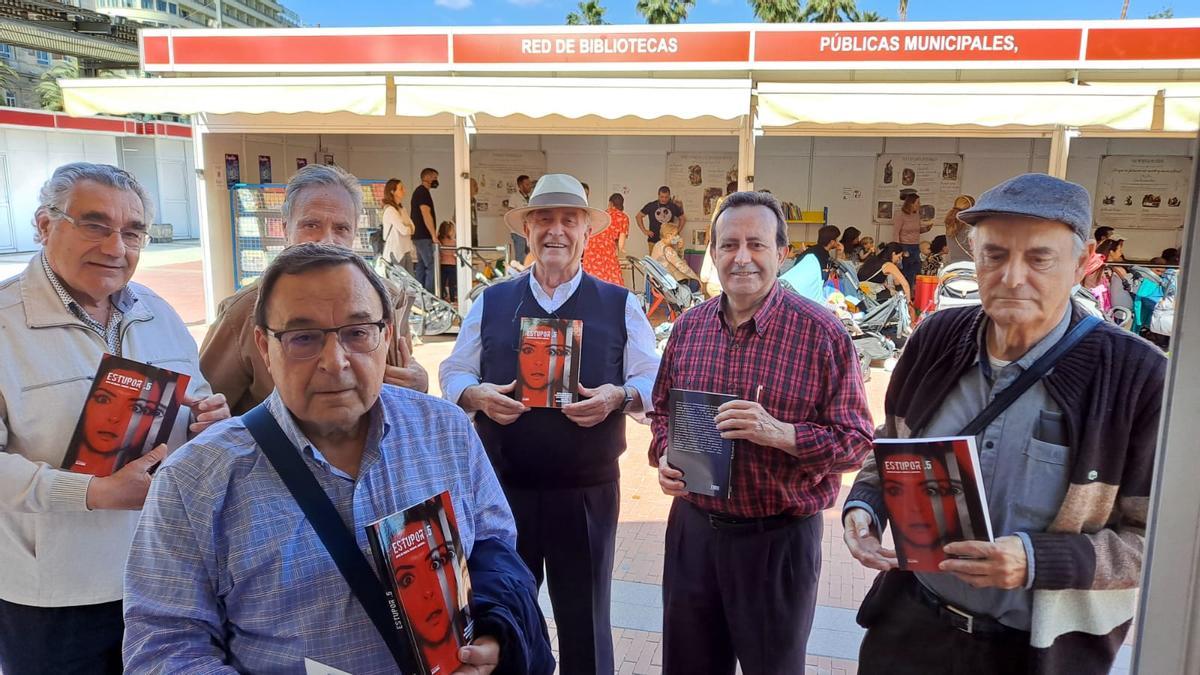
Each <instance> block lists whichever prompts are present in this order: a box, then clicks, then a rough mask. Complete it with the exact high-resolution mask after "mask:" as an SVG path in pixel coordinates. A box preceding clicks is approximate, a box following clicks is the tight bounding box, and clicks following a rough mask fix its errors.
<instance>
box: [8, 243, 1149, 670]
mask: <svg viewBox="0 0 1200 675" xmlns="http://www.w3.org/2000/svg"><path fill="white" fill-rule="evenodd" d="M30 255H31V254H18V255H8V256H0V279H3V278H7V277H8V276H11V275H12V274H16V273H18V272H20V271H21V270H22V269H23V268H24V266H25V265H26V264H27V262H28V260H29V258H30ZM134 279H135V280H136V281H138V282H140V283H143V284H145V285H147V286H149V287H150V288H151V289H153V290H154V291H156V292H157V293H159V294H160V295H162V296H163V297H164V298H166V299H167V300H168V301H169V302H170V303H171V304H172V305H173V306H174V307H175V309H176V311H177V312H179V315H180V316H181V317H182V318H183V320H184V322H185V323H187V324H188V326H189V330H190V331H191V332H192V335H193V336H194V337H195V338H196V340H197V343H199V342H200V341H202V340H203V337H204V333H205V331H206V330H207V327H206V326H205V322H204V298H203V289H202V280H201V272H200V250H199V247H198V245H196V244H195V243H194V242H185V243H180V244H155V245H152V246H150V247H149V248H147V249H146V251H145V252H144V253H143V254H142V259H141V262H140V263H139V266H138V271H137V273H136V274H135V275H134ZM452 346H453V337H452V336H440V337H433V338H429V339H427V340H426V342H425V344H423V345H420V346H418V347H417V348H416V349H415V356H416V358H417V359H418V360H419V361H420V362H421V364H422V365H424V366H425V367H426V368H427V369H428V370H429V371H430V373H431V374H432V376H433V377H432V379H433V380H435V382H433V383H432V389H433V391H432V392H431V393H434V394H438V393H440V392H439V391H438V390H437V383H436V373H437V367H438V364H440V363H441V361H442V360H443V359H444V358H445V357H446V356H447V355H448V354H449V353H450V349H451V348H452ZM887 382H888V374H887V373H885V372H884V371H882V370H879V369H876V370H874V371H873V373H872V378H871V381H870V382H869V383H867V394H868V398H869V401H870V405H871V411H872V414H873V415H874V416H875V419H876V420H881V419H882V414H883V393H884V390H885V389H886V387H887ZM627 440H628V444H629V450H628V452H626V454H625V455H624V457H623V458H622V460H621V476H622V477H621V519H620V525H619V528H618V532H617V553H616V560H615V564H614V569H613V607H612V618H613V642H614V644H615V647H616V657H617V671H618V673H620V674H621V675H629V674H631V673H636V674H647V675H649V674H657V673H660V672H661V671H662V648H661V638H662V633H661V631H662V596H661V586H660V585H661V583H662V564H663V553H662V551H663V537H664V534H665V530H666V517H667V511H668V508H669V506H670V498H668V497H666V496H665V495H663V494H662V492H661V491H659V489H658V483H657V480H656V474H655V472H654V471H653V470H652V469H650V468H649V466H648V465H647V460H646V449H647V447H648V446H649V443H650V431H649V427H646V426H642V425H638V424H630V425H628V434H627ZM851 482H853V476H844V477H843V481H842V485H843V487H842V492H841V495H839V498H838V506H837V507H835V508H834V509H831V510H830V511H827V512H826V513H825V530H824V538H823V542H822V545H821V547H822V558H823V567H822V571H821V578H820V589H819V591H818V594H817V605H818V606H817V615H816V620H815V622H814V626H813V632H812V636H811V638H810V640H809V650H808V651H809V657H808V667H807V673H806V675H852V674H853V673H856V672H857V663H856V659H857V656H858V645H859V642H860V640H861V639H862V632H863V631H862V629H860V628H859V627H858V625H857V624H855V622H854V613H855V610H856V609H857V608H858V605H859V603H860V602H861V601H862V598H863V595H864V594H865V593H866V590H867V589H868V588H869V587H870V581H871V578H872V575H868V574H867V573H866V572H865V571H864V569H863V568H862V567H861V566H859V565H858V564H857V563H856V562H855V561H854V560H853V559H852V558H851V557H850V556H849V554H848V553H847V552H846V548H845V546H844V545H843V544H842V528H841V523H840V522H839V520H838V518H837V513H838V512H839V510H840V505H841V503H842V501H843V500H844V499H845V494H846V491H847V489H848V487H849V485H850V483H851ZM542 607H543V609H544V611H545V613H546V616H547V618H548V619H549V625H550V636H551V638H552V639H553V640H554V644H555V648H556V649H557V636H556V632H555V628H554V622H553V618H552V612H551V609H550V604H549V599H548V598H547V597H546V594H545V592H544V590H543V593H542ZM1122 652H1123V653H1122V655H1121V657H1120V658H1119V659H1118V667H1117V668H1115V669H1114V671H1113V672H1114V673H1125V672H1127V668H1128V662H1129V661H1128V660H1129V647H1128V646H1126V647H1125V648H1124V649H1123V650H1122Z"/></svg>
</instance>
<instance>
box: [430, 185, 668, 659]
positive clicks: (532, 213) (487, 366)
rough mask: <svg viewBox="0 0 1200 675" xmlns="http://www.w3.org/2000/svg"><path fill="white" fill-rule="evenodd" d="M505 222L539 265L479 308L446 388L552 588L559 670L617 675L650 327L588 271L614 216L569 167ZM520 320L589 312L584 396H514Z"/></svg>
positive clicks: (582, 352) (525, 551) (447, 371)
mask: <svg viewBox="0 0 1200 675" xmlns="http://www.w3.org/2000/svg"><path fill="white" fill-rule="evenodd" d="M504 221H505V223H506V224H507V225H508V227H509V229H511V230H512V231H513V232H516V233H520V234H522V235H523V236H525V237H526V239H527V240H528V241H529V247H530V250H531V251H532V253H533V256H534V263H533V267H532V269H531V270H530V271H528V272H526V273H524V274H522V275H520V276H518V277H517V278H516V279H513V280H511V281H506V282H504V283H500V284H496V285H494V286H491V287H490V288H488V289H487V290H486V291H484V293H483V296H482V298H481V299H480V300H479V301H478V302H476V303H475V304H473V305H472V306H471V309H470V311H469V312H468V313H467V317H466V319H465V320H464V321H463V325H462V329H461V330H460V332H459V334H458V340H457V341H456V342H455V345H454V351H453V353H451V355H450V356H449V358H447V359H446V360H445V361H443V362H442V366H441V370H440V378H441V386H442V393H443V395H444V396H445V397H446V398H447V399H449V400H451V401H453V402H455V403H457V404H458V405H460V406H462V408H463V409H464V410H466V411H467V412H469V413H474V414H475V426H476V429H477V430H478V431H479V436H480V437H481V438H482V439H483V444H484V447H485V448H486V449H487V453H488V456H489V457H490V458H491V460H492V464H493V466H494V467H495V469H496V473H497V474H498V475H499V477H500V484H501V485H502V486H503V488H504V491H505V494H506V495H507V497H508V501H509V504H510V505H511V507H512V510H513V516H514V518H515V519H516V523H517V551H518V552H519V553H520V554H521V557H522V558H524V559H525V563H526V564H527V565H529V568H530V569H531V570H533V574H534V576H535V577H536V578H537V581H538V584H539V585H540V584H541V582H542V579H543V578H545V579H546V582H547V584H548V585H549V590H550V601H551V604H552V605H553V607H554V621H555V625H556V626H557V629H558V642H559V666H560V668H561V672H562V673H563V674H564V675H574V674H577V673H606V674H608V675H611V673H612V672H613V665H614V664H613V645H612V632H611V625H610V620H609V603H610V594H611V577H612V567H613V555H614V549H615V547H616V528H617V514H618V509H619V504H620V486H619V483H618V480H619V470H618V466H617V460H618V458H619V457H620V455H621V453H622V452H624V450H625V413H635V414H636V413H643V412H645V411H646V409H647V408H648V407H649V406H650V401H651V398H650V394H651V389H652V388H653V386H654V378H655V375H656V374H657V372H658V356H657V354H656V353H655V349H654V334H653V332H652V330H651V328H650V324H649V323H648V322H647V321H646V317H645V315H644V314H643V313H642V310H641V307H640V305H639V303H638V301H637V299H636V298H635V297H634V296H632V295H631V294H630V293H629V291H627V290H626V289H625V288H623V287H620V286H616V285H613V284H609V283H607V282H604V281H600V280H599V279H596V278H595V277H593V276H591V275H590V274H587V273H585V272H584V271H583V268H582V266H581V264H580V260H581V258H582V256H583V251H584V248H585V246H586V245H587V242H588V238H589V237H591V236H592V235H594V234H595V233H597V232H599V231H600V230H603V229H604V228H605V227H606V226H608V224H609V217H608V214H607V213H605V212H604V211H601V210H599V209H594V208H592V207H590V206H588V203H587V199H586V195H585V194H584V189H583V185H582V184H581V183H580V182H579V181H578V180H576V179H575V178H574V177H573V176H568V175H566V174H547V175H545V176H542V177H541V179H540V180H538V182H537V185H536V186H535V187H534V189H533V193H532V194H531V195H530V197H529V203H528V204H527V205H526V206H524V207H521V208H516V209H513V210H511V211H509V212H508V213H507V214H505V216H504ZM522 319H546V320H550V319H559V320H563V319H566V320H579V321H582V324H583V330H582V338H583V339H582V346H581V349H579V354H578V355H576V354H572V355H571V358H577V359H578V368H579V388H578V393H579V401H578V402H575V403H570V404H567V405H564V406H562V407H561V408H553V407H546V408H541V407H532V408H531V407H528V406H526V405H525V404H523V403H521V402H520V401H519V400H516V399H515V398H514V397H513V391H514V389H515V387H516V384H517V378H518V360H517V357H518V352H519V351H520V349H521V348H522V347H523V344H522V340H521V337H522V336H521V332H522V330H521V329H522ZM551 370H552V369H551ZM546 375H547V374H546V373H543V374H542V379H545V378H546ZM522 377H523V376H522Z"/></svg>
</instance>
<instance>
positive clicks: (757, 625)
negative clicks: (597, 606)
mask: <svg viewBox="0 0 1200 675" xmlns="http://www.w3.org/2000/svg"><path fill="white" fill-rule="evenodd" d="M821 529H822V522H821V516H820V514H817V515H813V516H809V517H807V518H799V519H796V520H794V521H792V522H790V523H787V524H785V525H782V526H780V527H778V528H777V529H772V530H767V531H758V530H752V529H746V528H736V529H735V528H728V529H726V528H715V527H713V525H712V523H710V522H709V519H708V516H707V514H705V513H704V512H703V511H701V510H700V509H698V508H696V507H695V506H692V505H691V504H689V503H688V502H686V501H685V500H683V499H676V500H675V503H674V504H672V505H671V515H670V517H669V518H668V519H667V541H666V554H665V557H664V560H663V673H665V674H666V675H704V674H709V673H711V674H713V675H732V674H733V672H734V661H735V659H736V661H737V662H738V663H740V664H741V667H742V672H743V673H745V674H746V675H769V674H771V675H773V674H778V675H795V674H797V673H803V672H804V671H805V668H804V657H805V651H806V649H807V647H808V633H809V630H810V629H811V628H812V621H813V613H814V612H815V610H816V602H817V577H818V576H820V573H821Z"/></svg>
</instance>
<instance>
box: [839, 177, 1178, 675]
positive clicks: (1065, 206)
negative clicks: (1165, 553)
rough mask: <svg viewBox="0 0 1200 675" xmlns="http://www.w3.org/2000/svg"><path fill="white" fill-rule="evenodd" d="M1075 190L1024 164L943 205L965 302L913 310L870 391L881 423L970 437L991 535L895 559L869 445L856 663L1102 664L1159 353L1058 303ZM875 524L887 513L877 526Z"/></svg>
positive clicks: (1055, 667)
mask: <svg viewBox="0 0 1200 675" xmlns="http://www.w3.org/2000/svg"><path fill="white" fill-rule="evenodd" d="M1091 204H1092V200H1091V197H1090V196H1089V195H1088V193H1087V190H1085V189H1084V188H1082V187H1080V186H1079V185H1076V184H1074V183H1068V182H1066V181H1063V180H1060V179H1058V178H1053V177H1050V176H1047V175H1045V174H1025V175H1022V176H1018V177H1016V178H1013V179H1010V180H1008V181H1006V182H1004V183H1001V184H1000V185H998V186H996V187H994V188H992V189H991V190H988V191H987V192H985V193H984V194H983V195H982V196H981V197H980V199H979V201H978V203H976V204H975V206H973V207H971V208H969V209H966V210H964V211H962V212H960V213H959V214H958V217H959V219H960V220H962V221H963V222H965V223H968V224H971V225H974V229H973V231H972V233H971V239H972V242H971V243H972V249H973V253H974V257H975V264H976V268H977V271H978V277H979V295H980V299H981V300H982V303H983V304H982V307H961V308H955V309H949V310H943V311H940V312H937V313H935V314H933V315H931V316H930V317H929V318H928V319H926V320H925V321H923V322H922V323H921V327H920V328H919V329H918V330H917V331H916V332H915V333H914V334H913V336H912V338H911V339H910V340H909V341H908V344H907V346H906V347H905V350H904V355H903V356H902V357H901V359H900V361H899V363H898V364H897V366H896V370H895V372H894V373H893V374H892V381H891V384H890V386H889V387H888V391H887V395H886V398H885V401H884V410H885V413H886V423H885V431H886V433H885V434H884V435H887V436H892V437H907V438H921V437H939V436H958V435H967V436H974V437H975V439H976V443H977V447H978V450H979V463H980V467H979V468H980V473H981V475H982V479H983V483H984V486H985V490H986V496H987V507H988V511H989V514H990V516H991V523H992V530H993V532H994V535H995V540H994V541H992V542H985V541H967V542H957V543H951V544H947V545H946V546H945V547H944V549H945V552H946V554H947V555H948V556H949V559H947V560H946V561H944V562H942V563H941V564H940V569H939V571H937V572H932V573H925V572H917V573H912V572H907V571H901V570H899V569H897V558H896V554H895V552H893V551H891V550H888V549H886V548H883V547H882V546H881V545H880V537H881V533H882V530H883V529H884V527H886V525H887V523H888V520H889V518H888V512H887V507H886V504H885V502H884V499H883V490H882V486H881V484H880V477H879V471H878V468H877V467H876V465H875V462H874V461H873V460H871V459H869V460H868V461H867V463H866V465H865V466H864V468H863V470H862V472H861V473H860V474H859V477H858V480H857V481H855V483H854V487H853V488H852V489H851V491H850V494H849V496H848V498H847V500H846V506H845V510H844V512H843V522H844V525H845V540H846V545H847V546H848V547H849V549H850V553H851V554H852V555H853V556H854V557H855V558H857V559H858V560H859V562H861V563H862V564H863V565H865V566H867V567H871V568H874V569H877V570H881V571H882V573H881V574H880V575H879V576H878V577H877V578H876V580H875V584H874V585H873V586H872V588H871V591H870V592H869V593H868V594H867V597H866V598H865V599H864V600H863V605H862V608H861V610H860V611H859V617H858V618H859V623H861V624H862V625H864V626H865V627H866V628H867V634H866V637H865V638H864V640H863V642H862V646H861V650H860V653H859V672H860V673H864V674H869V673H931V672H955V673H959V672H970V673H976V674H980V675H982V674H986V673H1066V672H1069V673H1107V672H1109V669H1110V668H1111V666H1112V663H1113V660H1114V658H1115V657H1116V655H1117V650H1118V649H1119V648H1120V646H1121V643H1122V642H1123V640H1124V638H1125V635H1126V633H1127V631H1128V630H1129V625H1130V622H1131V620H1132V618H1133V612H1134V607H1135V602H1136V598H1137V590H1138V580H1139V577H1140V574H1141V566H1142V548H1143V538H1144V536H1145V529H1146V511H1147V506H1148V501H1149V500H1148V498H1149V495H1150V481H1151V475H1152V469H1153V461H1154V449H1155V445H1156V443H1157V434H1158V421H1159V413H1160V410H1161V404H1162V393H1163V376H1164V372H1165V367H1166V359H1165V358H1164V357H1163V355H1162V354H1161V353H1160V352H1159V351H1158V350H1157V349H1155V348H1154V347H1153V346H1151V345H1150V343H1148V342H1146V341H1144V340H1142V339H1141V338H1139V337H1137V336H1135V335H1133V334H1131V333H1129V332H1127V331H1123V330H1120V329H1119V328H1117V327H1116V326H1114V325H1113V324H1110V323H1104V322H1100V321H1096V320H1094V319H1092V318H1090V317H1087V318H1085V314H1084V312H1082V311H1080V309H1079V308H1077V307H1075V306H1074V304H1073V303H1072V302H1071V290H1072V287H1073V286H1074V285H1075V284H1077V283H1079V281H1080V279H1082V277H1083V274H1084V269H1085V265H1086V263H1087V261H1088V259H1089V257H1090V256H1091V255H1092V253H1093V251H1094V250H1095V247H1096V244H1095V242H1094V241H1093V240H1092V238H1091V237H1090V236H1089V235H1090V233H1089V229H1090V227H1091V225H1092V213H1091ZM893 530H895V524H894V523H893Z"/></svg>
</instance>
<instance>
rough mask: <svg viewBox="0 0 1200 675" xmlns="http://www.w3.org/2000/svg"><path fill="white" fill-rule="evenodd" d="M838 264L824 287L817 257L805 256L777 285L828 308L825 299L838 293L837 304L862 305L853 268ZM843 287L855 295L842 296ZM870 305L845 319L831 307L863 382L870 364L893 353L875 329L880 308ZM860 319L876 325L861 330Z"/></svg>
mask: <svg viewBox="0 0 1200 675" xmlns="http://www.w3.org/2000/svg"><path fill="white" fill-rule="evenodd" d="M838 265H839V266H840V267H839V268H836V269H835V271H836V272H837V273H838V278H837V282H835V283H829V284H826V283H823V282H822V281H821V268H820V266H819V265H818V263H817V262H816V258H814V257H812V256H805V257H804V258H802V259H801V260H800V261H799V262H797V263H796V264H795V265H793V266H792V267H791V268H790V269H789V270H787V271H786V272H784V274H783V275H782V276H780V277H779V283H780V284H782V285H783V287H784V288H786V289H788V290H790V291H792V292H793V293H796V294H798V295H800V296H803V297H805V298H808V299H809V300H812V301H813V302H816V303H820V304H823V305H826V306H828V303H827V299H828V298H830V296H835V300H836V297H838V296H837V295H835V294H839V295H840V297H841V298H842V300H840V301H838V302H842V301H848V302H850V303H854V304H856V305H857V304H861V303H860V298H859V296H860V294H859V293H858V292H857V291H858V289H857V280H858V277H857V275H856V274H855V273H854V268H853V266H851V265H849V263H847V262H845V261H839V262H838ZM834 285H836V286H837V287H838V290H837V291H834V290H833V286H834ZM842 288H852V289H853V291H854V292H853V293H845V292H843V291H842V290H841V289H842ZM871 304H873V305H874V307H872V308H871V309H869V310H867V312H859V313H856V314H851V315H849V316H845V315H844V313H843V312H841V311H838V308H831V309H834V311H835V313H838V314H839V315H842V325H843V326H845V327H846V331H847V332H849V333H850V339H851V340H852V341H853V343H854V350H855V351H856V352H857V353H858V362H859V368H860V371H861V372H862V378H863V381H864V382H868V381H870V379H871V364H872V363H874V362H876V361H887V360H888V359H890V358H892V357H893V356H894V355H895V354H896V343H895V342H894V341H893V340H892V339H891V338H889V337H887V336H886V335H884V334H883V333H882V332H881V331H879V330H877V328H878V326H877V321H878V319H879V316H877V315H875V314H873V312H875V311H876V310H877V309H878V308H879V307H881V306H882V305H880V303H877V302H874V301H873V300H872V303H871ZM886 311H887V309H886V308H885V309H884V312H886ZM863 318H868V319H869V321H871V322H876V323H868V325H867V326H866V327H864V326H863V323H862V320H863ZM906 319H907V314H906Z"/></svg>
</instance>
